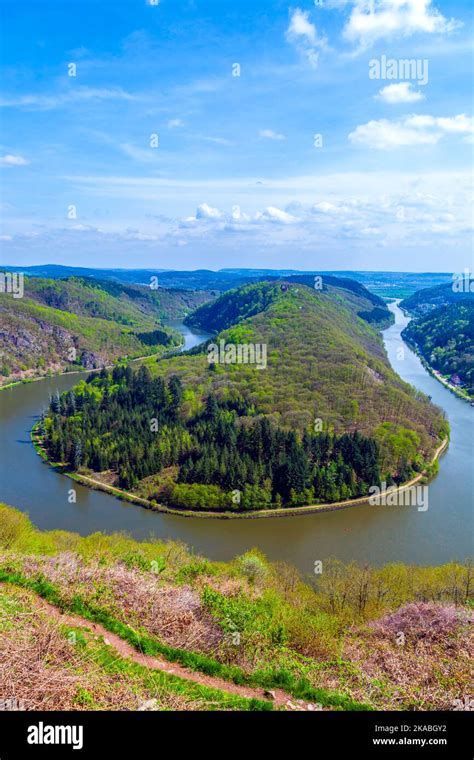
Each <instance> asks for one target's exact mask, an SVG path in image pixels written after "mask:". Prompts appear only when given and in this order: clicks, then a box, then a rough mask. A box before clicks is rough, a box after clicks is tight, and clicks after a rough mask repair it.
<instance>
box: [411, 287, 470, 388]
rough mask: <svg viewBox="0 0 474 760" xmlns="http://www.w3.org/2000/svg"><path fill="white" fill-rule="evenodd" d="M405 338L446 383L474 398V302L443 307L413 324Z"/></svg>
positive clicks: (467, 301)
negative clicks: (459, 388)
mask: <svg viewBox="0 0 474 760" xmlns="http://www.w3.org/2000/svg"><path fill="white" fill-rule="evenodd" d="M403 337H404V339H405V340H407V341H409V342H411V343H413V344H414V345H415V347H416V348H417V349H418V350H419V351H420V353H421V355H422V356H423V357H424V359H425V360H426V361H427V362H428V364H429V365H430V366H431V367H432V368H433V369H434V370H436V371H437V372H439V373H440V374H441V375H442V376H443V377H444V378H445V379H446V380H448V381H450V382H451V383H452V384H454V385H456V386H459V387H462V388H464V390H465V391H466V392H467V393H468V394H469V395H470V396H474V300H468V299H465V300H464V301H463V302H461V303H459V302H458V303H451V304H449V305H447V306H441V307H438V308H436V309H434V310H432V311H430V312H428V314H425V315H424V316H421V317H419V318H418V319H414V320H412V321H411V322H410V323H409V324H408V326H407V327H406V328H405V330H404V331H403Z"/></svg>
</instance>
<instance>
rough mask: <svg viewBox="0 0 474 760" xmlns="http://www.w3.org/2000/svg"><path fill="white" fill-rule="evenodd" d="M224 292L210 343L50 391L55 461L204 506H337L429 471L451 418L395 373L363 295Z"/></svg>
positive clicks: (253, 288) (49, 441) (271, 289)
mask: <svg viewBox="0 0 474 760" xmlns="http://www.w3.org/2000/svg"><path fill="white" fill-rule="evenodd" d="M223 299H224V300H223ZM223 299H219V302H218V303H219V313H220V314H221V315H223V316H222V317H221V318H222V319H224V318H225V319H226V320H227V321H230V320H231V319H233V320H234V324H233V325H232V326H230V327H228V328H227V329H225V330H222V331H220V332H219V333H218V334H217V335H216V337H215V339H214V340H215V345H214V346H212V345H211V346H209V347H208V349H207V351H206V349H204V350H203V351H202V352H201V353H197V354H194V355H190V354H182V355H179V356H173V357H170V358H167V359H160V358H158V360H157V359H156V358H151V357H150V358H148V359H145V360H143V362H142V366H141V367H140V369H139V370H138V372H134V373H133V372H132V370H131V369H130V367H128V368H125V367H116V368H115V369H114V370H113V372H108V373H107V372H102V373H101V374H100V376H95V377H94V376H91V378H90V380H89V382H88V383H84V382H82V383H81V385H80V386H78V387H77V388H76V390H75V391H74V393H73V394H72V395H71V394H66V395H65V396H64V397H63V398H62V399H59V398H56V399H53V400H52V403H51V409H50V416H49V417H48V419H47V420H46V422H45V426H44V431H45V434H46V446H47V450H48V452H49V455H50V457H51V458H52V459H53V460H55V461H62V462H67V463H68V465H69V466H72V467H73V468H74V469H76V470H78V469H79V470H80V469H81V468H86V472H87V470H88V469H89V470H90V469H92V470H93V471H94V472H96V473H102V475H101V476H100V477H105V478H106V482H108V483H111V482H112V483H116V484H118V485H120V486H122V487H125V488H127V489H131V488H133V489H136V493H137V494H138V495H141V496H143V497H145V498H148V499H155V500H157V501H158V502H162V503H163V502H165V503H169V504H171V505H172V506H182V507H185V506H186V507H189V508H199V507H205V508H206V509H211V508H216V509H223V508H227V509H228V508H229V507H230V508H241V509H244V508H251V509H256V508H259V507H263V506H265V507H269V506H271V505H278V504H282V505H283V506H286V505H299V504H305V503H306V504H307V503H314V502H316V503H317V502H324V501H337V500H338V499H340V498H343V499H344V498H351V497H353V496H360V495H364V494H366V493H367V492H368V489H369V487H370V486H371V485H377V484H378V483H379V482H380V481H381V480H387V481H388V482H393V480H395V481H398V482H400V481H405V480H407V479H408V478H409V477H411V476H412V475H413V474H414V473H415V472H419V471H420V470H421V469H423V467H424V465H425V464H426V463H427V462H428V461H429V460H430V458H431V456H432V454H433V451H434V449H435V448H436V447H437V446H438V445H439V442H440V439H441V437H443V436H444V435H445V434H446V423H445V420H444V417H443V415H442V413H441V412H440V410H438V409H437V408H436V407H434V406H433V405H432V404H431V403H430V401H429V400H428V398H426V397H424V396H423V395H422V394H420V393H417V392H416V391H415V390H414V389H413V388H412V387H411V386H409V385H407V384H406V383H404V382H403V381H402V380H401V379H400V378H399V377H398V376H397V375H396V374H395V373H394V372H393V370H392V369H391V367H390V365H389V363H388V360H387V358H386V354H385V351H384V348H383V344H382V340H381V337H380V335H379V333H378V332H377V330H376V329H375V328H374V327H372V326H371V325H369V324H368V323H367V322H365V321H364V320H363V319H362V318H360V317H358V316H357V313H358V310H359V309H360V307H361V303H360V300H359V298H358V297H354V296H352V295H351V296H350V297H345V296H344V295H342V294H341V291H340V290H337V291H336V289H331V288H330V287H328V288H327V289H325V290H323V291H317V290H315V289H314V288H309V287H307V286H306V285H301V284H292V283H289V282H286V283H281V282H278V283H276V282H264V283H256V284H253V285H246V286H242V287H241V288H240V289H239V290H237V291H233V292H231V293H228V294H226V295H225V296H224V297H223ZM225 300H227V304H226V303H225ZM202 308H205V307H202ZM231 314H233V315H234V316H231ZM206 324H207V323H206ZM216 346H220V347H221V348H222V347H225V348H226V350H227V349H229V348H230V349H231V351H230V354H229V356H230V357H231V360H230V362H229V361H227V359H226V358H225V356H223V355H220V356H217V357H216V355H215V353H213V354H212V355H211V353H210V350H212V352H214V351H215V349H216ZM244 347H245V348H246V350H247V352H248V353H247V354H246V356H247V360H245V355H244V353H243V352H241V354H240V359H239V354H238V350H240V349H243V348H244ZM251 348H252V351H253V353H252V352H250V349H251ZM257 349H258V351H257ZM263 354H264V356H265V361H260V363H259V364H258V363H257V361H254V360H255V359H256V358H257V355H258V356H260V359H262V356H263ZM252 356H253V359H252ZM147 370H149V372H148V371H147ZM152 423H153V424H152ZM234 490H238V491H239V493H241V494H242V500H241V501H240V502H239V504H238V506H237V507H235V504H234V502H233V501H232V498H231V496H232V492H233V491H234Z"/></svg>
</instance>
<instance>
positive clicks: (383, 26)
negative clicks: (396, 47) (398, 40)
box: [343, 0, 460, 48]
mask: <svg viewBox="0 0 474 760" xmlns="http://www.w3.org/2000/svg"><path fill="white" fill-rule="evenodd" d="M351 4H352V6H353V7H352V10H351V13H350V16H349V19H348V21H347V23H346V26H345V27H344V32H343V35H344V37H345V38H346V39H347V40H349V41H350V42H354V43H356V44H357V45H359V47H361V48H367V47H369V46H370V45H372V44H373V43H374V42H376V41H377V40H380V39H391V38H394V37H410V36H412V35H414V34H420V33H423V34H446V33H450V32H452V31H453V30H454V29H456V28H458V27H459V26H460V24H459V22H457V21H456V20H454V19H449V20H448V19H446V18H445V17H444V16H443V15H442V14H441V13H440V12H439V11H438V10H437V9H436V8H434V7H433V6H432V3H431V0H371V2H367V0H351Z"/></svg>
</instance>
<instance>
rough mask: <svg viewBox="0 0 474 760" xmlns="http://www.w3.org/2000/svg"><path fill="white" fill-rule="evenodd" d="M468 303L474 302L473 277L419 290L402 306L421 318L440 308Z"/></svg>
mask: <svg viewBox="0 0 474 760" xmlns="http://www.w3.org/2000/svg"><path fill="white" fill-rule="evenodd" d="M466 301H474V279H472V277H471V278H469V279H468V278H467V276H466V278H465V279H460V280H456V281H453V282H450V283H446V284H444V285H436V286H435V287H433V288H424V289H423V290H417V291H416V293H413V295H411V296H409V298H405V299H404V300H403V301H401V302H400V306H401V308H402V309H404V310H405V311H408V312H410V313H411V314H413V315H414V316H420V315H422V314H426V313H428V312H429V311H432V310H433V309H437V308H439V307H440V306H448V305H449V304H452V303H460V302H462V303H465V302H466Z"/></svg>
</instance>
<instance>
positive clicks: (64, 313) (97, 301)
mask: <svg viewBox="0 0 474 760" xmlns="http://www.w3.org/2000/svg"><path fill="white" fill-rule="evenodd" d="M24 290H25V292H24V296H23V297H22V298H13V297H12V295H11V294H9V293H0V352H1V358H2V361H1V364H0V373H1V377H0V382H3V383H5V382H11V381H14V380H18V379H22V378H26V377H34V376H39V375H41V374H44V373H45V372H47V371H59V370H64V369H66V368H67V367H70V368H76V369H77V368H81V367H83V368H94V367H97V366H101V365H103V364H108V363H110V362H112V361H113V360H115V359H117V358H118V357H120V356H129V357H136V356H143V355H145V354H152V353H163V352H164V351H165V350H166V349H167V348H169V347H172V346H173V345H177V344H179V342H180V336H179V335H177V334H176V333H173V331H171V330H169V329H168V328H166V327H164V326H163V324H162V322H163V319H165V318H176V317H183V316H185V315H186V314H187V313H188V312H189V311H190V310H192V309H194V308H196V306H198V305H200V304H202V303H204V302H205V301H206V300H209V298H211V294H210V293H197V292H194V291H182V290H173V291H167V290H164V289H161V288H159V289H158V290H156V291H154V290H151V288H145V287H138V286H126V285H121V284H119V283H113V282H107V281H104V282H101V281H96V280H88V279H83V278H76V277H72V278H70V279H67V280H51V279H41V278H33V277H32V278H26V279H25V286H24Z"/></svg>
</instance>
